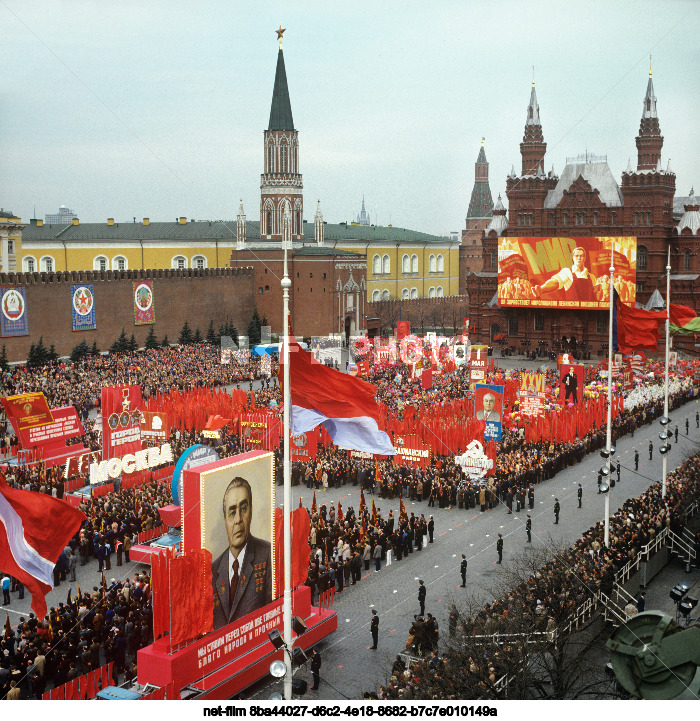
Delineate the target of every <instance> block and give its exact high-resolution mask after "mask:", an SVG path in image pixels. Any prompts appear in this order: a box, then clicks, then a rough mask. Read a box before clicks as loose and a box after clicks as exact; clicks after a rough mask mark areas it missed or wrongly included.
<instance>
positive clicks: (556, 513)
mask: <svg viewBox="0 0 700 721" xmlns="http://www.w3.org/2000/svg"><path fill="white" fill-rule="evenodd" d="M560 510H561V506H560V505H559V499H558V498H555V499H554V525H555V526H556V525H558V523H559V511H560Z"/></svg>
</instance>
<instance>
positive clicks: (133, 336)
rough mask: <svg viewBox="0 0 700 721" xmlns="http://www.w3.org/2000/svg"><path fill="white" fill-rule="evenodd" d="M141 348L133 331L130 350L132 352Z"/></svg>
mask: <svg viewBox="0 0 700 721" xmlns="http://www.w3.org/2000/svg"><path fill="white" fill-rule="evenodd" d="M138 349H139V344H138V343H137V342H136V336H135V335H134V334H133V333H132V334H131V338H129V346H128V350H129V352H130V353H133V352H134V351H135V350H138Z"/></svg>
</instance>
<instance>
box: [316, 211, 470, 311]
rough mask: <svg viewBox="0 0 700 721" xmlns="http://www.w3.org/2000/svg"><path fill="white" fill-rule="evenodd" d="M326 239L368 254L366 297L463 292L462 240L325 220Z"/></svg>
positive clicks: (327, 242)
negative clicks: (461, 271) (461, 279)
mask: <svg viewBox="0 0 700 721" xmlns="http://www.w3.org/2000/svg"><path fill="white" fill-rule="evenodd" d="M323 244H324V245H325V246H326V247H333V248H338V249H340V250H349V251H352V252H354V253H360V254H361V255H364V256H365V257H366V258H367V300H369V301H373V300H374V301H376V300H396V299H409V298H440V297H443V296H448V295H458V293H459V247H460V243H459V241H453V240H450V239H449V238H444V237H440V236H437V235H429V234H428V233H420V232H418V231H415V230H406V229H405V228H395V227H392V226H387V227H384V226H374V225H369V226H368V225H359V224H356V223H351V224H346V223H339V224H330V223H327V224H324V238H323Z"/></svg>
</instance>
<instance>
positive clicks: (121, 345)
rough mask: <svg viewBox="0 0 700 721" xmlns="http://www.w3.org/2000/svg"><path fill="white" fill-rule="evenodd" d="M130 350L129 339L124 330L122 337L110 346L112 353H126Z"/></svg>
mask: <svg viewBox="0 0 700 721" xmlns="http://www.w3.org/2000/svg"><path fill="white" fill-rule="evenodd" d="M127 350H129V339H128V338H127V337H126V331H125V330H124V328H122V332H121V335H120V336H119V338H117V340H115V341H114V343H112V345H111V346H110V349H109V352H110V353H126V352H127Z"/></svg>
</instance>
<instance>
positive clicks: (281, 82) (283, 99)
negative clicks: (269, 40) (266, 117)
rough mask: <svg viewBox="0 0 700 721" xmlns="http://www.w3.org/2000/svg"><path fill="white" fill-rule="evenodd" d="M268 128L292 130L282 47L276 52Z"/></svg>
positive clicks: (290, 106) (290, 107)
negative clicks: (273, 86) (273, 87)
mask: <svg viewBox="0 0 700 721" xmlns="http://www.w3.org/2000/svg"><path fill="white" fill-rule="evenodd" d="M267 129H268V130H294V120H293V119H292V105H291V103H290V102H289V88H287V73H286V72H285V69H284V55H283V54H282V48H280V49H279V53H278V54H277V71H276V72H275V89H274V90H273V91H272V106H271V107H270V124H269V126H268V128H267Z"/></svg>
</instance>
